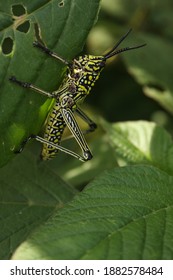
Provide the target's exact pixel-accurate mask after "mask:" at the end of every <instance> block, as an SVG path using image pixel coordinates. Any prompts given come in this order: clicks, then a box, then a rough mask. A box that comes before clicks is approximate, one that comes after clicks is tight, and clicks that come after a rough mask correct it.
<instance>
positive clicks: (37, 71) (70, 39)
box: [0, 0, 99, 165]
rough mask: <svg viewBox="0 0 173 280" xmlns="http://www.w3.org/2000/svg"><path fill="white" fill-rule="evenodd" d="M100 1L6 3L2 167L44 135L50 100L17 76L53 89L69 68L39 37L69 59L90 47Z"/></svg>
mask: <svg viewBox="0 0 173 280" xmlns="http://www.w3.org/2000/svg"><path fill="white" fill-rule="evenodd" d="M98 6H99V0H88V1H85V0H70V1H60V0H59V1H57V0H51V1H48V0H38V1H28V0H24V1H22V4H18V3H17V4H15V3H14V1H10V0H8V1H1V2H0V18H1V21H0V30H1V31H0V44H1V48H0V131H1V135H0V165H3V164H4V163H6V162H7V161H8V159H9V158H11V157H12V156H13V152H14V150H16V149H18V148H19V146H20V143H21V141H22V140H23V139H25V138H26V137H27V136H28V135H30V134H31V133H38V131H39V130H40V127H41V125H42V123H43V121H44V119H45V116H46V114H47V110H48V107H49V105H50V100H49V101H47V102H46V98H45V97H43V96H40V95H39V94H36V93H34V92H28V91H27V90H26V89H23V88H20V87H19V86H17V85H14V84H12V83H10V82H9V77H10V76H11V75H15V76H17V78H18V79H20V80H24V81H28V82H32V83H34V84H36V85H37V86H38V87H41V88H43V89H44V90H47V91H52V90H55V89H56V88H57V87H58V86H59V85H60V82H61V80H62V75H63V72H64V65H62V63H60V62H57V61H55V60H53V59H51V58H49V57H47V56H46V55H45V54H44V53H41V52H40V51H39V50H38V49H35V48H34V47H33V45H32V43H33V41H34V40H35V39H38V37H39V38H40V39H41V40H42V41H43V42H44V43H45V44H46V45H47V46H48V47H49V48H51V49H53V50H54V51H56V52H57V53H58V54H59V55H61V56H62V57H64V58H66V59H72V58H73V57H74V56H76V55H77V54H78V53H79V52H80V51H81V50H82V47H83V45H84V42H85V39H86V36H87V35H88V32H89V30H90V28H91V27H92V25H93V23H94V21H95V19H96V16H97V13H98Z"/></svg>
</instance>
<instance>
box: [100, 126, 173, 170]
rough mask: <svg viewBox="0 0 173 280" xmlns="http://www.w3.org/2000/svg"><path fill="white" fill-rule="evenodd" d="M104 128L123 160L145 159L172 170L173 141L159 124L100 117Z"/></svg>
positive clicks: (136, 160)
mask: <svg viewBox="0 0 173 280" xmlns="http://www.w3.org/2000/svg"><path fill="white" fill-rule="evenodd" d="M104 128H105V129H106V131H107V134H108V137H109V142H110V143H111V144H112V146H113V147H114V149H115V153H116V154H117V156H118V157H119V158H120V159H123V164H124V163H126V164H141V163H145V164H149V165H153V166H156V167H158V168H160V169H162V170H164V171H166V172H167V173H169V174H173V141H172V138H171V135H169V133H168V132H166V131H165V130H164V129H163V128H162V127H159V126H158V125H156V124H155V123H151V122H147V121H136V122H132V121H129V122H124V123H116V124H113V125H112V124H108V123H106V122H105V121H104Z"/></svg>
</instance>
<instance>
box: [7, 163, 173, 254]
mask: <svg viewBox="0 0 173 280" xmlns="http://www.w3.org/2000/svg"><path fill="white" fill-rule="evenodd" d="M172 185H173V177H171V176H168V175H167V174H166V173H164V172H162V171H160V170H158V169H156V168H153V167H150V166H131V167H124V168H116V169H114V170H110V171H108V172H105V173H104V174H103V175H102V176H100V177H98V178H97V179H95V180H94V181H93V182H92V183H91V184H89V185H88V187H87V188H86V189H85V190H84V191H83V192H82V193H80V194H79V195H78V196H77V197H76V198H75V199H74V200H73V202H71V203H69V204H68V205H66V207H64V208H63V209H61V210H60V211H59V213H57V215H55V216H54V217H53V218H52V219H51V220H49V222H48V223H47V224H45V225H44V226H42V227H41V228H39V230H37V231H36V232H35V233H34V234H33V235H32V237H31V238H29V239H28V240H26V241H25V242H24V243H23V244H22V245H21V246H20V247H19V248H18V249H17V251H16V252H15V254H14V255H13V259H172V258H173V253H172V252H173V188H172Z"/></svg>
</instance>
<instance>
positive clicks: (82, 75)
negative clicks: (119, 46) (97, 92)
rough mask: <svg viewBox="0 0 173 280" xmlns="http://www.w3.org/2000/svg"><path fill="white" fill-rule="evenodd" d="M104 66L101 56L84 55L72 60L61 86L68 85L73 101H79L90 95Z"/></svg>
mask: <svg viewBox="0 0 173 280" xmlns="http://www.w3.org/2000/svg"><path fill="white" fill-rule="evenodd" d="M104 66H105V59H104V57H103V56H92V55H84V56H79V57H78V58H77V59H74V60H73V62H72V64H71V67H69V75H68V77H66V78H65V80H64V82H63V84H66V83H69V92H71V93H72V96H73V100H74V101H76V102H78V101H81V100H83V99H84V98H85V97H86V96H87V95H88V94H89V93H90V90H91V89H92V87H93V86H94V85H95V82H96V80H97V79H98V78H99V76H100V73H101V71H102V70H103V68H104Z"/></svg>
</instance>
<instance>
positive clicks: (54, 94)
mask: <svg viewBox="0 0 173 280" xmlns="http://www.w3.org/2000/svg"><path fill="white" fill-rule="evenodd" d="M9 80H10V82H13V83H16V84H18V85H19V86H21V87H23V88H27V89H31V90H34V91H36V92H38V93H40V94H42V95H44V96H47V97H48V98H58V97H59V95H60V94H62V93H64V92H66V91H67V89H68V87H69V85H68V84H67V85H65V86H64V87H62V88H61V89H60V90H56V91H53V92H48V91H45V90H43V89H41V88H39V87H37V86H35V85H33V84H32V83H28V82H23V81H20V80H18V79H17V78H16V77H15V76H11V77H10V78H9Z"/></svg>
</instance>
